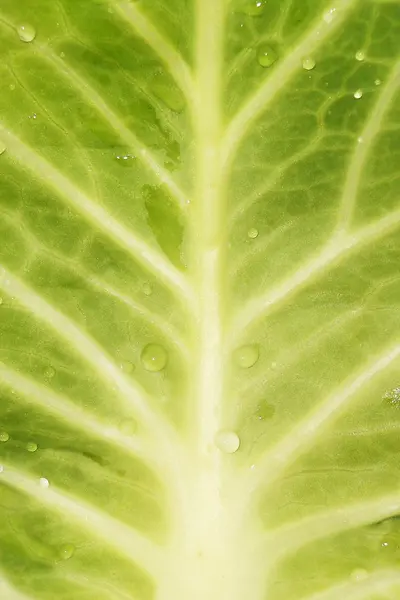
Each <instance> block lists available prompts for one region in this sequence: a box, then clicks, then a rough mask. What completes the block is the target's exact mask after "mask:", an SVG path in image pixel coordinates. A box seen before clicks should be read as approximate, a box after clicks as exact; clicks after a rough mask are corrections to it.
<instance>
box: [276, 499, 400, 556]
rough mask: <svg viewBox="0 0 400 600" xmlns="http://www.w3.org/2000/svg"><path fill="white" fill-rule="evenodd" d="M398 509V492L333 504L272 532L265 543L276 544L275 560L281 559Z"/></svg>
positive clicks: (396, 512)
mask: <svg viewBox="0 0 400 600" xmlns="http://www.w3.org/2000/svg"><path fill="white" fill-rule="evenodd" d="M399 511H400V494H399V493H396V494H392V495H390V496H389V495H388V496H384V497H382V498H378V499H374V500H370V501H369V502H357V503H354V504H351V505H349V506H339V507H334V508H331V509H329V510H326V511H324V512H321V513H318V514H316V515H314V516H311V517H307V518H304V519H301V520H300V521H296V522H294V523H288V524H287V525H284V526H282V527H278V528H277V529H274V530H272V531H269V532H268V533H267V536H266V542H267V543H272V544H273V546H274V550H275V552H276V559H277V560H281V559H282V558H283V557H286V556H288V555H292V554H293V553H294V552H297V550H299V549H300V548H303V547H304V546H306V545H307V544H311V543H313V542H316V541H318V540H321V539H323V538H326V537H329V536H330V535H337V534H339V533H342V532H344V531H349V530H350V529H355V528H358V527H365V526H367V525H372V524H373V523H378V522H379V521H382V520H384V519H389V518H390V517H393V516H395V515H397V514H398V513H399Z"/></svg>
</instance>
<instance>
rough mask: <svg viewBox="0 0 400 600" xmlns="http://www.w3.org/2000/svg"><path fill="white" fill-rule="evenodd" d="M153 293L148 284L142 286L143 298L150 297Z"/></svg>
mask: <svg viewBox="0 0 400 600" xmlns="http://www.w3.org/2000/svg"><path fill="white" fill-rule="evenodd" d="M152 293H153V288H152V287H151V285H150V284H149V283H144V284H143V294H144V295H145V296H151V295H152Z"/></svg>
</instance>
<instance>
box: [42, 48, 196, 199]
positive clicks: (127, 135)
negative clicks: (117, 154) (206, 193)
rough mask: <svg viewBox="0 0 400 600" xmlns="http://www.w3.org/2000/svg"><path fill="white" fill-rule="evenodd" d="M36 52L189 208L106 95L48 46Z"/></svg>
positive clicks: (166, 174) (169, 177)
mask: <svg viewBox="0 0 400 600" xmlns="http://www.w3.org/2000/svg"><path fill="white" fill-rule="evenodd" d="M36 51H37V52H38V53H39V54H40V56H42V57H44V59H45V60H47V61H48V62H50V63H51V64H53V65H54V67H55V68H56V69H57V70H58V71H59V72H60V73H61V74H62V75H63V76H64V77H65V78H66V79H68V81H69V82H70V83H72V84H73V86H74V87H75V88H76V89H77V90H78V91H79V93H80V94H81V95H82V96H84V97H85V99H86V100H87V101H88V102H89V103H90V104H91V105H92V106H93V107H94V108H95V109H96V110H97V112H98V113H99V114H100V115H101V116H102V117H103V118H104V119H105V120H106V121H107V122H108V123H109V124H110V125H111V127H112V128H113V129H114V131H115V132H116V133H118V135H119V136H120V137H121V139H122V140H124V142H125V143H126V144H127V145H128V146H129V147H130V148H132V149H135V151H136V153H137V154H136V157H137V158H138V160H140V161H141V162H142V164H144V166H145V167H147V168H148V169H149V170H150V171H152V172H153V173H154V174H155V175H156V177H157V179H158V180H159V181H160V183H161V184H164V185H165V186H166V187H167V189H168V190H169V192H170V193H171V196H172V197H173V198H174V200H175V201H176V202H177V204H178V205H179V206H180V208H181V209H182V210H184V209H186V207H187V197H186V195H185V194H184V192H183V191H182V190H181V189H180V187H179V186H178V185H177V183H176V182H175V181H174V180H173V179H172V178H171V175H170V173H169V172H168V171H167V170H166V169H164V167H162V166H161V165H160V163H159V162H158V161H157V159H156V158H155V156H154V155H153V153H152V151H151V150H150V148H148V146H146V145H145V144H143V142H141V141H140V140H139V138H138V137H137V136H136V135H135V134H134V133H133V132H132V131H131V130H130V129H129V128H128V127H126V125H125V124H124V122H123V120H122V119H121V117H119V116H118V115H117V114H116V113H115V112H114V110H112V109H111V108H110V106H108V104H107V103H106V102H105V100H104V98H103V97H102V96H101V95H100V94H99V93H98V92H97V91H96V90H95V89H94V88H93V87H92V86H91V85H90V84H89V83H88V81H87V80H86V79H84V78H82V77H81V76H80V75H78V73H77V72H76V70H75V69H73V68H72V67H71V66H70V65H68V63H67V62H66V61H65V60H62V59H60V58H59V57H58V56H56V55H55V54H54V52H52V50H51V49H50V48H48V47H46V46H37V49H36Z"/></svg>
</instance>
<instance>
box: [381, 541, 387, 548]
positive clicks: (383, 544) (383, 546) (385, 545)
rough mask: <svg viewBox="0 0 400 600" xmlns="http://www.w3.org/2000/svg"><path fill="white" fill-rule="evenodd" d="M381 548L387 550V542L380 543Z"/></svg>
mask: <svg viewBox="0 0 400 600" xmlns="http://www.w3.org/2000/svg"><path fill="white" fill-rule="evenodd" d="M381 546H382V548H389V542H382V543H381Z"/></svg>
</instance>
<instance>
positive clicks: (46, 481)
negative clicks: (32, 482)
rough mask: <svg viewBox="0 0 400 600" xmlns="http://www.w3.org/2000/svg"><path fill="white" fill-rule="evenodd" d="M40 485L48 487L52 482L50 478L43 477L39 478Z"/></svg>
mask: <svg viewBox="0 0 400 600" xmlns="http://www.w3.org/2000/svg"><path fill="white" fill-rule="evenodd" d="M39 485H40V487H42V488H48V487H49V486H50V482H49V480H48V479H46V477H41V478H40V479H39Z"/></svg>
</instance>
